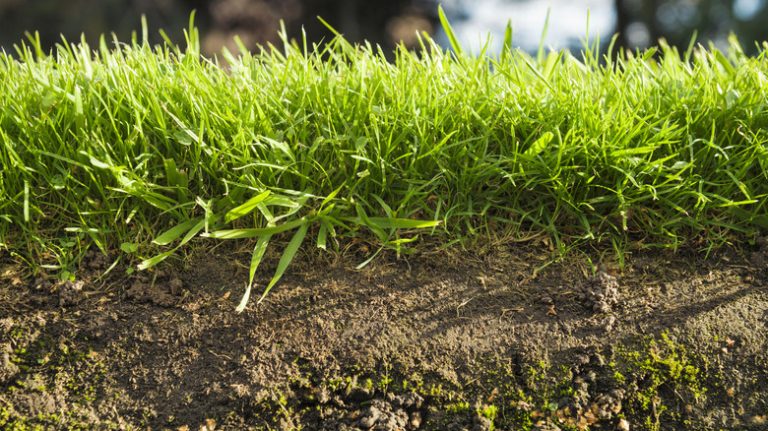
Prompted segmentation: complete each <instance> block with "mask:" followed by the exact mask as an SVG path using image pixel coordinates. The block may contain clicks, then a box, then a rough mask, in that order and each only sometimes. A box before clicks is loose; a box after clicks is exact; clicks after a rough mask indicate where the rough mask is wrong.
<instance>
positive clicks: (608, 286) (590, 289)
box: [581, 271, 619, 313]
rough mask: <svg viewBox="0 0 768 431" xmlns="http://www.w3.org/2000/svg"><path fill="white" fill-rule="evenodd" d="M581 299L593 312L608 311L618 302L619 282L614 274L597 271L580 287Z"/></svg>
mask: <svg viewBox="0 0 768 431" xmlns="http://www.w3.org/2000/svg"><path fill="white" fill-rule="evenodd" d="M581 299H582V301H584V303H585V304H586V305H587V307H589V308H590V309H591V310H592V311H593V312H595V313H609V312H611V311H613V310H614V308H615V307H616V306H617V305H618V303H619V282H618V280H617V279H616V277H615V276H613V275H611V274H608V273H607V272H605V271H598V272H597V274H595V275H594V276H593V277H592V278H590V279H589V280H587V282H586V283H585V284H584V286H583V287H582V292H581Z"/></svg>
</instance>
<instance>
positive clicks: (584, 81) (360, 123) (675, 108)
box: [0, 22, 768, 309]
mask: <svg viewBox="0 0 768 431" xmlns="http://www.w3.org/2000/svg"><path fill="white" fill-rule="evenodd" d="M445 25H446V27H447V29H448V30H450V27H449V26H448V24H447V22H445ZM146 28H147V27H146V24H145V25H144V30H143V34H142V36H140V37H139V36H135V37H134V38H133V39H132V40H131V41H130V42H129V43H121V42H119V41H117V40H112V41H111V42H108V41H107V38H105V37H102V39H101V41H100V43H99V44H98V46H96V47H90V46H88V45H87V44H86V43H85V42H84V41H83V42H80V43H68V42H66V41H64V42H62V43H61V44H60V45H58V46H57V48H56V49H55V50H54V51H52V52H44V51H43V50H42V49H41V47H40V43H39V40H37V39H36V38H35V37H30V40H29V41H28V42H25V43H23V44H20V45H19V46H18V47H16V49H15V52H13V53H2V54H0V166H2V172H0V247H2V248H3V249H6V250H7V251H8V252H9V253H12V254H14V255H16V256H19V257H20V258H23V259H26V260H27V261H28V262H29V264H30V265H31V266H33V267H37V268H44V269H49V270H56V271H59V272H60V273H62V274H63V275H64V276H65V277H71V276H73V275H72V274H73V273H74V267H75V265H76V263H77V262H78V260H80V259H81V258H82V256H83V255H84V254H85V252H86V251H87V250H88V249H89V248H91V247H93V246H94V245H95V246H96V247H98V248H99V249H101V250H102V251H103V252H105V253H106V252H108V251H110V250H116V249H120V250H121V255H122V256H129V257H130V258H131V259H132V261H134V262H135V261H139V260H142V259H144V260H143V261H142V262H141V263H140V264H139V268H141V269H144V268H149V267H151V266H153V265H155V264H157V263H159V262H160V261H162V260H163V259H165V258H167V257H168V256H170V255H172V254H173V253H174V252H175V251H176V250H178V249H180V248H183V247H189V246H190V244H191V243H192V241H193V240H195V243H199V241H201V240H199V238H200V237H205V238H209V241H212V240H214V239H238V238H251V239H255V240H256V241H254V242H255V247H254V253H253V259H252V265H251V281H252V279H253V274H254V272H255V270H256V267H257V266H258V264H259V262H260V260H261V257H262V256H263V255H264V251H265V250H266V249H267V248H268V247H270V246H271V245H270V242H275V241H273V237H274V236H275V235H279V236H280V238H283V237H285V238H284V239H281V240H280V241H277V242H278V244H279V245H284V254H283V258H282V259H281V260H280V262H279V264H278V267H277V270H276V274H275V275H276V277H275V278H274V279H273V280H272V282H271V283H270V284H269V286H267V287H266V288H265V289H264V291H263V293H264V294H266V292H267V291H268V290H269V289H270V288H272V286H273V285H274V284H275V282H276V281H277V279H279V276H280V275H281V274H282V273H283V272H285V271H286V268H287V267H288V264H289V263H290V261H291V260H292V258H293V257H294V255H295V253H296V252H297V250H299V249H300V247H301V246H307V245H308V244H314V245H316V246H318V247H321V248H327V247H331V248H332V247H337V246H338V242H337V240H338V238H340V237H352V238H361V237H362V238H366V239H373V240H374V241H375V242H376V243H377V244H378V245H379V246H380V247H383V248H394V249H396V250H397V251H398V252H407V251H409V250H410V248H411V247H418V246H419V244H420V242H419V235H422V236H423V235H424V234H429V235H433V236H435V237H436V238H437V239H438V240H440V241H442V242H444V243H456V242H465V240H467V239H473V238H474V239H478V238H488V237H493V238H517V239H525V238H547V240H548V241H549V242H550V243H551V244H554V245H555V246H556V247H557V248H558V249H560V250H565V249H567V248H568V247H570V246H572V245H579V244H585V243H586V244H595V245H599V246H602V245H606V246H611V245H613V246H614V247H616V248H617V249H622V250H626V249H637V248H645V247H680V246H693V247H697V248H713V247H717V246H719V245H722V244H725V243H741V242H743V241H749V240H750V239H751V238H753V237H754V236H755V235H757V234H758V233H759V232H760V231H761V230H765V229H766V228H768V212H767V211H766V195H767V194H768V110H767V109H766V106H768V105H767V104H768V77H767V76H768V54H767V53H766V50H767V49H768V44H763V45H762V50H761V51H760V53H759V54H758V55H757V56H755V57H748V56H746V55H745V54H744V53H743V51H742V50H741V48H740V47H739V45H738V43H736V42H735V41H732V43H731V47H730V49H729V50H728V51H727V52H721V51H718V50H717V49H714V48H713V47H711V46H710V47H708V48H706V47H702V46H694V45H693V44H692V45H691V47H690V48H689V49H688V50H686V51H685V52H682V53H681V52H678V50H677V49H675V48H672V47H669V46H666V45H665V44H663V43H662V44H661V45H660V46H659V47H657V48H653V49H650V50H648V51H644V52H635V53H632V52H625V51H621V50H619V51H618V52H617V51H615V50H609V52H610V55H609V56H606V57H602V58H601V55H600V54H599V51H598V47H597V46H589V45H587V46H586V47H585V49H584V52H583V56H582V57H580V58H577V57H575V56H574V55H571V54H570V53H568V52H549V53H546V52H543V51H542V52H541V53H540V54H539V55H537V56H536V57H531V56H529V55H527V54H525V53H523V52H521V51H518V50H514V49H511V48H510V47H511V43H510V42H511V40H506V41H505V44H504V45H505V47H506V49H505V51H504V52H503V53H502V54H501V55H499V56H491V55H487V54H485V53H481V54H480V55H478V56H469V55H467V54H464V53H462V51H461V50H460V47H459V46H458V45H457V44H456V46H455V49H454V50H453V51H450V52H449V51H446V50H444V49H442V48H440V47H438V46H437V45H436V44H435V43H434V42H433V41H432V40H431V39H430V38H428V37H426V36H424V37H423V39H422V47H421V50H419V51H418V52H409V51H407V50H405V49H398V50H397V52H396V53H395V59H394V61H393V62H388V61H387V59H386V57H385V54H384V53H383V52H381V50H380V49H379V48H377V47H374V46H371V45H370V44H365V45H361V46H356V45H352V44H350V43H348V42H347V41H346V40H345V39H344V38H343V37H341V36H338V37H336V38H335V39H333V40H330V41H328V43H326V44H323V45H319V46H318V45H312V46H308V45H307V43H306V42H304V41H299V42H289V41H288V40H287V38H284V40H285V44H284V46H281V47H272V46H270V47H265V48H264V49H263V50H262V51H261V52H259V53H256V54H253V55H252V54H250V53H248V52H246V51H245V49H242V50H241V52H238V53H231V52H228V51H224V52H222V53H221V55H220V56H219V57H218V58H215V59H212V60H211V59H206V58H204V57H202V56H201V54H200V47H199V42H198V34H197V30H196V29H195V28H194V26H193V25H192V23H191V22H190V27H189V29H188V30H187V32H186V46H185V47H183V48H182V47H178V46H175V45H173V44H171V43H170V42H167V43H166V44H164V45H162V46H151V45H149V44H148V43H147V42H146V39H147V38H146V34H147V30H146ZM448 33H449V34H450V31H449V32H448ZM510 35H511V32H509V33H508V37H509V36H510ZM454 43H455V42H454ZM422 244H423V243H422ZM157 253H160V254H157ZM373 255H374V256H375V253H374V254H373ZM250 284H251V283H249V287H248V289H249V291H250ZM246 302H247V295H246V297H245V298H244V301H243V303H242V304H241V309H242V307H244V306H245V303H246Z"/></svg>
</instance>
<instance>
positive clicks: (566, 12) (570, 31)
mask: <svg viewBox="0 0 768 431" xmlns="http://www.w3.org/2000/svg"><path fill="white" fill-rule="evenodd" d="M441 3H442V4H443V8H444V9H445V11H446V14H447V15H448V17H449V19H450V21H451V26H452V27H453V30H454V32H455V33H456V36H457V38H458V39H459V42H460V43H461V45H462V48H463V49H464V50H469V51H470V52H472V53H474V54H477V53H479V52H480V50H481V48H482V46H483V44H484V43H485V42H486V40H487V37H488V35H489V33H490V35H491V38H492V39H491V44H490V46H489V51H490V52H491V53H497V52H499V51H500V50H501V46H502V44H503V39H504V30H505V27H506V24H507V20H512V30H513V33H512V34H513V36H512V43H513V45H514V46H518V47H520V48H522V49H523V50H526V51H529V52H534V51H536V50H537V49H538V47H539V41H540V39H541V35H542V30H543V29H544V22H545V20H546V16H547V11H548V10H549V11H550V19H549V28H548V31H547V37H546V39H545V41H544V45H545V47H551V48H553V49H559V48H574V47H580V46H581V45H582V44H581V41H582V40H583V39H584V37H585V36H586V35H587V14H588V13H589V35H590V39H593V38H594V37H595V36H597V35H600V37H601V39H602V40H604V41H608V40H610V38H611V36H612V35H613V33H614V31H615V26H616V16H615V12H614V9H613V2H612V1H611V0H575V1H568V0H547V1H542V0H524V1H509V0H444V1H442V2H441ZM436 37H437V39H438V41H440V42H441V43H443V44H444V45H447V38H446V36H445V33H443V31H442V29H441V30H439V31H438V33H437V35H436Z"/></svg>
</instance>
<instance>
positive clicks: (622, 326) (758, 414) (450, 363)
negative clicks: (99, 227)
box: [0, 241, 768, 431]
mask: <svg viewBox="0 0 768 431" xmlns="http://www.w3.org/2000/svg"><path fill="white" fill-rule="evenodd" d="M363 251H364V250H363ZM303 253H304V254H303V255H302V256H301V257H300V258H297V261H295V262H294V263H293V264H292V266H291V269H290V270H289V271H288V274H287V275H286V277H285V278H284V279H283V281H282V282H281V283H280V284H279V285H277V286H276V287H275V288H274V289H273V291H272V292H271V293H270V295H269V296H268V297H267V298H266V300H265V301H264V302H263V303H261V304H257V303H256V299H258V295H256V298H252V299H251V302H250V304H249V306H248V308H247V309H246V311H245V312H244V313H242V314H237V313H236V312H235V311H234V309H235V306H236V305H237V303H238V302H239V300H240V296H241V295H242V292H243V287H244V286H243V285H244V281H245V280H247V277H248V275H247V272H248V270H247V266H246V265H247V262H248V260H249V256H248V253H247V248H244V249H243V250H240V249H238V248H234V247H233V248H225V247H223V246H222V247H218V248H213V249H206V250H204V251H203V250H202V249H201V250H200V251H199V252H196V253H192V254H190V255H187V256H183V258H178V259H176V260H174V261H172V262H170V263H168V264H167V265H165V266H164V267H161V268H159V269H157V270H156V271H154V272H135V273H133V274H130V275H127V274H126V273H125V267H123V266H122V264H120V265H118V266H117V267H116V268H115V269H113V270H112V271H111V272H110V273H109V274H108V275H106V276H102V275H101V274H103V272H104V271H105V270H106V269H107V268H108V267H109V265H110V263H111V262H112V258H113V257H114V256H112V257H105V256H103V255H101V254H99V253H93V254H92V255H90V256H89V257H88V258H87V259H86V260H85V261H84V263H83V266H82V268H80V270H79V271H78V272H77V274H78V278H77V280H76V281H67V282H61V281H56V280H54V279H53V278H51V277H48V278H47V277H45V276H44V275H40V274H38V275H32V274H29V273H28V271H27V270H26V269H24V267H22V266H21V265H20V264H19V263H18V262H16V261H15V260H14V259H12V258H11V257H10V256H8V255H6V256H3V257H0V328H2V331H0V354H1V355H0V428H2V429H10V430H27V429H158V430H159V429H170V430H203V429H205V430H212V429H217V430H218V429H232V430H240V429H277V430H292V429H307V430H349V431H352V430H372V429H373V430H414V429H426V430H455V431H459V430H478V431H479V430H491V429H496V430H528V429H533V430H557V429H561V430H586V429H595V430H597V429H606V430H615V429H618V430H641V429H648V430H689V429H690V430H718V429H744V430H762V429H768V354H766V351H768V269H766V268H767V265H766V263H768V244H766V241H763V242H762V245H761V244H760V243H758V244H757V245H755V246H754V247H752V246H749V247H743V248H739V249H725V250H722V251H719V252H716V253H713V254H710V255H708V256H705V255H702V254H698V253H694V252H690V251H678V252H673V251H665V252H659V251H649V252H638V253H634V254H630V255H628V256H627V257H626V259H625V261H624V263H623V264H622V265H619V264H618V263H617V262H616V261H615V259H613V257H612V255H611V254H610V253H605V254H593V255H588V254H584V253H579V252H575V253H571V254H569V255H568V256H567V257H565V258H562V259H553V258H552V254H551V253H550V252H549V251H548V250H542V249H539V248H538V247H534V246H532V245H530V244H528V245H520V244H507V245H500V246H496V245H488V247H487V250H486V251H482V252H480V251H476V252H467V251H455V250H448V251H443V252H432V253H422V254H416V255H412V256H406V257H403V256H401V257H400V258H397V257H396V256H394V255H384V256H381V257H379V258H377V259H375V260H374V261H373V262H372V263H371V264H370V265H368V266H367V267H365V268H363V269H361V270H356V269H355V265H356V264H357V263H359V262H361V261H362V260H364V259H365V256H364V253H361V251H360V250H357V251H356V252H346V253H336V254H334V253H319V252H317V253H315V252H314V251H303ZM278 258H279V256H268V258H267V260H266V261H265V262H264V263H263V265H262V269H263V272H260V273H259V274H258V277H257V278H258V279H259V280H258V282H259V285H260V286H263V285H264V284H265V283H266V282H267V281H268V280H269V277H270V275H271V274H270V273H269V269H270V268H274V267H275V265H276V263H277V260H278Z"/></svg>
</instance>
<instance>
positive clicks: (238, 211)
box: [224, 190, 271, 223]
mask: <svg viewBox="0 0 768 431" xmlns="http://www.w3.org/2000/svg"><path fill="white" fill-rule="evenodd" d="M270 194H271V192H270V191H269V190H267V191H265V192H263V193H260V194H258V195H256V196H254V197H252V198H250V199H248V200H247V201H246V202H245V203H244V204H242V205H239V206H237V207H235V208H232V209H231V210H229V211H228V212H227V214H226V215H225V216H224V222H225V223H230V222H232V221H234V220H237V219H239V218H240V217H243V216H245V215H248V214H249V213H250V212H251V211H253V210H254V209H256V207H257V206H258V205H259V204H260V203H261V202H264V200H265V199H267V198H268V197H269V195H270Z"/></svg>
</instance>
